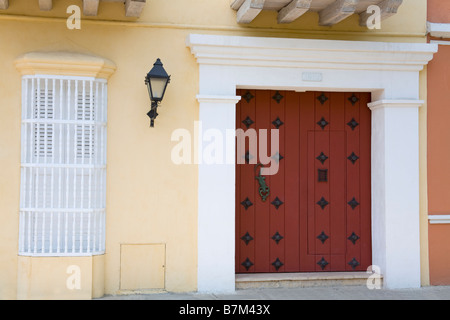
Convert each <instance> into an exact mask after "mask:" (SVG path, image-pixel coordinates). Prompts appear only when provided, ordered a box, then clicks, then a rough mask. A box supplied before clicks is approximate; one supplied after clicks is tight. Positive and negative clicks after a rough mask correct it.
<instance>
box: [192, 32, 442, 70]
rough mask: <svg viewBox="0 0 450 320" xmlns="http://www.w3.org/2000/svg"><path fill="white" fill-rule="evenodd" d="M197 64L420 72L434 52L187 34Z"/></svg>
mask: <svg viewBox="0 0 450 320" xmlns="http://www.w3.org/2000/svg"><path fill="white" fill-rule="evenodd" d="M186 45H187V46H188V47H190V48H191V52H192V53H193V54H194V56H195V57H196V59H197V62H198V63H199V64H204V65H229V66H252V67H272V68H305V69H318V70H324V69H333V70H339V69H341V70H342V69H345V70H376V71H382V70H383V71H421V70H422V69H423V66H424V65H426V64H427V63H428V61H430V60H431V59H432V58H433V54H434V53H435V52H437V45H434V44H427V43H402V44H399V43H388V42H370V41H341V40H335V41H333V45H332V46H330V41H329V40H311V39H286V38H258V37H242V36H222V37H217V36H214V35H201V34H190V35H189V36H188V37H187V39H186Z"/></svg>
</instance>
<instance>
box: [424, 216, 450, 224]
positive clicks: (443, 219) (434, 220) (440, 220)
mask: <svg viewBox="0 0 450 320" xmlns="http://www.w3.org/2000/svg"><path fill="white" fill-rule="evenodd" d="M428 221H430V224H450V215H443V214H436V215H429V216H428Z"/></svg>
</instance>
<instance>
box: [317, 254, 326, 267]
mask: <svg viewBox="0 0 450 320" xmlns="http://www.w3.org/2000/svg"><path fill="white" fill-rule="evenodd" d="M317 264H318V265H319V266H320V268H322V270H323V269H325V267H326V266H327V265H328V261H327V260H325V259H324V257H322V259H320V261H319V262H317Z"/></svg>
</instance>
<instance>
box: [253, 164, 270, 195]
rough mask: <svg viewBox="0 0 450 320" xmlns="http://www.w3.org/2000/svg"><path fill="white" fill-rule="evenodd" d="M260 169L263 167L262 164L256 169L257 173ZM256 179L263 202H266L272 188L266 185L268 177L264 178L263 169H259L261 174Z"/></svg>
mask: <svg viewBox="0 0 450 320" xmlns="http://www.w3.org/2000/svg"><path fill="white" fill-rule="evenodd" d="M258 167H263V165H262V164H261V163H258V164H257V165H256V167H255V172H256V171H257V170H258ZM255 179H256V180H258V182H259V195H260V196H261V198H262V201H266V199H267V197H268V196H269V193H270V188H269V186H268V185H267V184H266V177H263V176H262V175H261V169H259V173H258V175H257V176H256V177H255Z"/></svg>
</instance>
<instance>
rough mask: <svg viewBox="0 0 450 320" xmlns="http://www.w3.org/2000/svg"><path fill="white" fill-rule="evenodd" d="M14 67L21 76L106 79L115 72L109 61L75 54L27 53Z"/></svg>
mask: <svg viewBox="0 0 450 320" xmlns="http://www.w3.org/2000/svg"><path fill="white" fill-rule="evenodd" d="M14 65H15V66H16V68H17V70H19V72H20V73H21V74H22V75H23V76H26V75H38V74H44V75H45V74H46V75H63V76H79V77H93V78H99V79H108V78H109V77H110V76H111V75H112V74H113V73H114V71H115V70H116V65H115V63H114V62H112V61H111V60H108V59H105V58H102V57H97V56H92V55H87V54H82V53H75V52H29V53H25V54H23V55H21V56H19V57H18V58H17V59H16V60H15V61H14Z"/></svg>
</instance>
